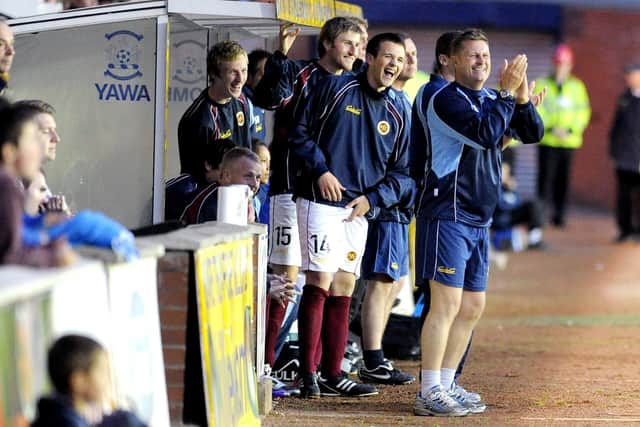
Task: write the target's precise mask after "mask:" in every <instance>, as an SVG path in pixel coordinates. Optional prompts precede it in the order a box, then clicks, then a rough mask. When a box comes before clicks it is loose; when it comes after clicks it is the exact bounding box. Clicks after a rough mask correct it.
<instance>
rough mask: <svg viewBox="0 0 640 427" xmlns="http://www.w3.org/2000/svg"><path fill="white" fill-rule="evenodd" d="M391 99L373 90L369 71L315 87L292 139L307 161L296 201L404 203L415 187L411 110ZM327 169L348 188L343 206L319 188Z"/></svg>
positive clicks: (374, 203) (390, 205) (299, 115)
mask: <svg viewBox="0 0 640 427" xmlns="http://www.w3.org/2000/svg"><path fill="white" fill-rule="evenodd" d="M391 96H392V95H390V94H389V90H386V91H384V92H378V91H376V90H375V89H373V88H371V87H370V86H369V84H368V83H367V79H366V73H362V74H360V75H358V76H353V75H346V76H331V77H328V78H326V79H324V80H323V81H322V82H321V83H320V84H319V85H318V86H317V87H316V89H315V90H314V92H313V93H312V94H310V96H309V99H308V102H307V103H306V104H305V105H304V108H301V109H300V110H299V112H298V114H297V115H296V125H295V127H294V128H293V129H292V130H291V133H290V138H289V142H290V144H291V147H292V149H293V150H294V151H295V153H296V155H298V156H299V157H300V159H301V160H302V161H303V168H302V173H301V176H300V178H299V180H298V182H297V186H296V190H295V193H294V194H295V196H296V197H303V198H305V199H307V200H311V201H314V202H317V203H323V204H328V205H333V206H345V205H346V204H347V203H349V202H350V201H351V200H353V199H355V198H356V197H358V196H360V195H365V196H366V197H367V199H368V200H369V204H370V205H371V207H372V208H375V207H381V208H389V207H392V206H394V205H396V204H398V203H399V202H400V201H401V199H402V195H403V194H404V192H405V191H407V190H406V189H407V187H410V186H413V185H415V184H414V182H413V180H412V179H411V178H410V177H409V170H408V165H409V162H408V145H409V129H408V128H407V121H408V112H407V111H405V110H404V109H401V108H398V106H397V104H396V102H394V101H393V100H392V98H391ZM328 171H330V172H331V173H332V174H333V175H335V176H336V178H337V179H338V180H339V181H340V183H341V184H342V185H343V186H344V187H345V188H346V190H345V191H343V194H342V201H340V202H330V201H327V200H325V199H324V198H323V197H322V195H321V194H320V191H319V189H318V187H317V179H318V178H319V177H320V176H321V175H322V174H324V173H325V172H328Z"/></svg>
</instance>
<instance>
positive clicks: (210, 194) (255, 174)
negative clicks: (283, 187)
mask: <svg viewBox="0 0 640 427" xmlns="http://www.w3.org/2000/svg"><path fill="white" fill-rule="evenodd" d="M261 175H262V165H261V164H260V159H259V158H258V156H257V155H256V154H255V153H254V152H253V151H251V150H249V149H247V148H243V147H238V148H233V149H231V150H230V151H228V152H227V153H226V154H225V155H224V157H223V158H222V163H221V164H220V177H219V178H218V180H217V182H212V183H211V184H209V185H208V186H207V187H205V188H203V189H202V191H200V192H199V193H198V195H197V196H196V197H195V198H194V199H193V201H192V202H191V203H189V205H188V206H187V207H186V208H185V210H184V212H183V213H182V215H181V216H180V220H181V221H182V222H183V223H185V224H200V223H203V222H207V221H215V220H216V219H217V218H218V188H219V187H224V186H228V185H238V184H240V185H243V184H244V185H248V186H249V188H250V189H251V191H252V192H253V194H254V195H255V194H256V192H257V191H258V188H259V187H260V177H261ZM248 206H249V209H248V212H247V218H248V221H249V222H254V221H255V210H254V209H253V203H249V204H248Z"/></svg>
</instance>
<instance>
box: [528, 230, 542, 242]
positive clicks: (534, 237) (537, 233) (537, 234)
mask: <svg viewBox="0 0 640 427" xmlns="http://www.w3.org/2000/svg"><path fill="white" fill-rule="evenodd" d="M527 240H528V241H529V242H528V244H529V246H531V245H537V244H538V243H540V242H541V241H542V229H541V228H532V229H531V230H529V236H528V239H527Z"/></svg>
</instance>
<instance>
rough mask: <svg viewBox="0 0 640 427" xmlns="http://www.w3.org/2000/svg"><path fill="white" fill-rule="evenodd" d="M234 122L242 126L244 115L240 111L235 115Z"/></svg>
mask: <svg viewBox="0 0 640 427" xmlns="http://www.w3.org/2000/svg"><path fill="white" fill-rule="evenodd" d="M236 121H237V122H238V126H244V113H243V112H242V111H238V112H237V113H236Z"/></svg>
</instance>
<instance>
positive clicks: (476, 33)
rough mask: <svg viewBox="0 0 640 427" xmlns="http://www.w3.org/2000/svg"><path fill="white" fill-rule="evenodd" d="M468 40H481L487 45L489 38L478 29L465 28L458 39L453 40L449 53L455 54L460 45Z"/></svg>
mask: <svg viewBox="0 0 640 427" xmlns="http://www.w3.org/2000/svg"><path fill="white" fill-rule="evenodd" d="M468 40H481V41H484V42H487V43H489V38H488V37H487V35H486V34H485V33H484V31H482V30H480V29H478V28H467V29H466V30H463V31H462V33H461V34H460V35H459V36H458V37H456V38H454V39H453V42H452V43H451V53H452V54H455V53H456V52H459V51H460V49H461V48H462V43H464V42H466V41H468Z"/></svg>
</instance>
